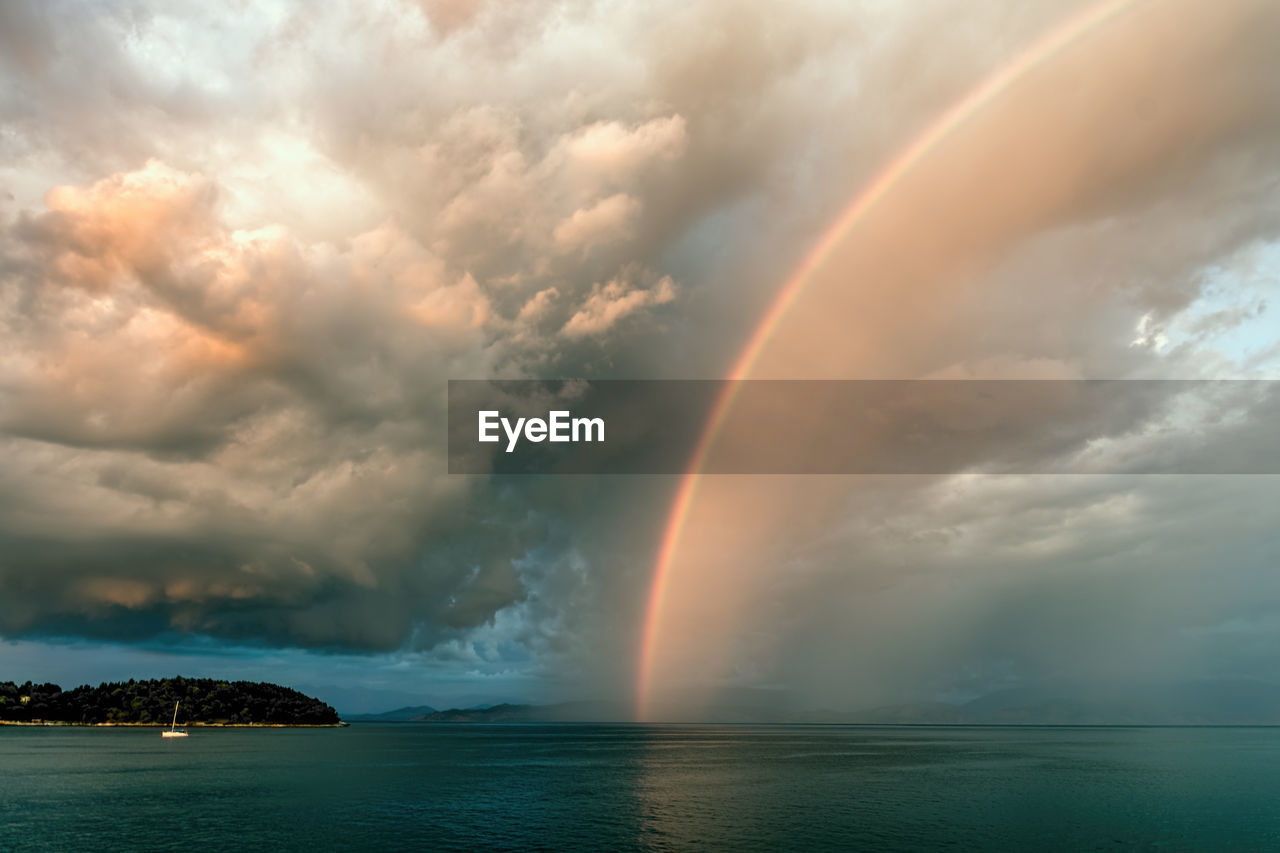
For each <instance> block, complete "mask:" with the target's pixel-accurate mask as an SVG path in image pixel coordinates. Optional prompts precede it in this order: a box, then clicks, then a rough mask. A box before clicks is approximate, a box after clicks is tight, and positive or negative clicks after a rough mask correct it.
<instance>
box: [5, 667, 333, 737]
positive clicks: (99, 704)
mask: <svg viewBox="0 0 1280 853" xmlns="http://www.w3.org/2000/svg"><path fill="white" fill-rule="evenodd" d="M174 702H181V703H182V714H181V719H180V720H179V722H180V723H186V724H205V725H219V724H221V725H255V724H257V725H262V724H267V725H318V726H323V725H337V724H338V723H340V722H341V720H340V719H339V718H338V712H337V711H335V710H334V709H333V708H331V707H330V706H328V705H326V704H325V703H324V702H321V701H320V700H319V699H315V698H312V697H310V696H307V695H305V694H302V693H299V692H298V691H296V690H292V689H290V688H288V687H281V686H280V685H278V684H269V683H266V682H257V681H219V680H216V679H212V678H183V677H182V676H178V677H176V678H159V679H150V680H146V681H137V680H134V679H132V678H131V679H129V680H128V681H109V682H104V683H102V684H99V685H98V686H97V687H90V686H88V685H83V686H81V687H77V688H75V689H73V690H66V691H64V690H63V689H62V688H61V687H59V686H58V685H56V684H33V683H32V682H30V681H28V682H26V683H24V684H15V683H14V682H12V681H0V722H20V723H30V722H46V723H81V724H86V725H95V724H102V723H117V724H153V725H163V724H167V723H168V722H169V721H170V720H171V719H172V715H173V703H174Z"/></svg>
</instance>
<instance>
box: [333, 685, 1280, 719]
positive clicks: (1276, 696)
mask: <svg viewBox="0 0 1280 853" xmlns="http://www.w3.org/2000/svg"><path fill="white" fill-rule="evenodd" d="M681 706H682V707H684V708H686V709H688V710H686V711H684V712H682V713H671V714H670V715H668V716H664V717H663V719H666V720H668V721H671V722H680V721H688V722H694V721H698V722H714V723H744V724H754V723H815V724H818V723H846V724H869V725H875V724H878V725H1077V726H1088V725H1280V685H1275V684H1270V683H1267V682H1260V681H1244V680H1227V679H1222V680H1204V681H1192V682H1179V683H1171V684H1147V685H1138V684H1128V685H1121V686H1112V687H1099V686H1096V685H1092V686H1090V685H1078V684H1077V685H1068V684H1062V685H1057V686H1039V687H1019V688H1015V689H1010V690H1000V691H996V692H993V693H989V694H987V695H985V696H981V697H979V698H977V699H974V700H972V701H970V702H966V703H959V704H949V703H944V702H914V703H911V702H908V703H901V704H897V705H883V706H879V707H874V708H865V709H861V710H857V711H831V710H827V711H812V710H808V711H806V710H796V709H795V708H793V707H791V706H789V705H788V704H787V701H786V697H785V696H784V695H782V694H781V693H779V692H777V691H769V690H751V689H742V688H739V689H733V690H727V691H719V692H712V691H700V692H697V693H693V692H690V693H689V694H688V695H687V696H685V697H684V698H683V700H682V702H681ZM694 709H696V710H694ZM410 712H415V713H410ZM377 717H381V718H383V719H392V718H394V719H397V720H403V721H407V722H420V723H546V722H623V721H628V720H630V719H631V718H632V717H631V708H630V707H629V706H627V705H624V704H622V703H617V702H565V703H561V704H557V705H527V704H519V703H503V704H499V705H493V706H488V707H484V706H476V707H471V708H451V709H448V710H441V711H436V710H431V709H418V708H402V709H398V710H396V711H391V712H387V714H386V715H377ZM374 718H376V717H373V716H364V717H352V718H351V719H357V720H359V719H374Z"/></svg>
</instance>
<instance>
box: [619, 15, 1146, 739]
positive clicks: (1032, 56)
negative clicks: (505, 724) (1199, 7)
mask: <svg viewBox="0 0 1280 853" xmlns="http://www.w3.org/2000/svg"><path fill="white" fill-rule="evenodd" d="M1147 2H1153V0H1103V2H1100V3H1097V4H1095V5H1093V6H1091V7H1089V8H1087V9H1085V10H1083V11H1082V12H1081V13H1080V14H1078V15H1076V16H1074V17H1072V18H1069V19H1067V20H1066V21H1064V22H1062V23H1061V24H1059V25H1058V26H1056V27H1054V28H1053V29H1052V30H1050V31H1049V32H1048V33H1046V34H1045V35H1043V36H1041V37H1040V38H1039V39H1038V40H1036V41H1035V42H1034V43H1032V44H1031V45H1030V46H1029V47H1027V48H1026V49H1025V50H1023V51H1022V52H1021V53H1019V54H1018V55H1017V56H1015V57H1013V58H1012V59H1011V60H1010V61H1008V62H1007V63H1005V64H1004V65H1003V66H1001V67H1000V68H998V69H997V70H996V71H994V72H993V73H991V74H990V75H989V76H988V77H986V78H985V79H984V80H983V81H982V82H980V83H979V84H978V85H977V86H976V87H975V88H974V89H972V90H970V91H969V92H968V93H967V94H966V95H965V96H964V97H963V98H961V99H960V100H959V101H957V102H956V103H955V104H953V105H952V106H951V107H949V108H948V109H947V110H946V111H945V112H943V113H942V114H941V115H940V116H939V117H938V118H937V119H935V120H934V121H933V123H932V124H930V125H929V126H928V127H926V128H925V129H924V130H923V131H922V132H921V133H920V134H919V135H918V136H916V137H915V138H914V139H913V140H912V142H911V143H910V144H909V145H908V146H907V147H906V148H905V149H904V150H903V151H902V152H901V153H900V154H898V155H897V156H896V157H894V158H893V159H892V160H890V161H889V163H888V164H887V165H886V166H885V167H884V168H883V169H882V170H881V171H880V172H879V173H877V175H876V177H875V178H873V179H872V181H871V182H870V183H869V184H867V186H866V187H864V188H863V190H862V191H861V192H860V193H858V195H857V196H855V198H854V200H853V201H852V202H851V203H850V204H849V206H848V207H847V208H845V210H844V212H843V213H842V214H841V215H840V216H839V218H838V219H837V220H836V221H835V223H834V224H832V225H831V226H830V227H829V228H828V229H827V231H826V232H824V233H823V235H822V236H821V237H820V238H819V239H818V241H817V243H816V244H815V246H814V248H813V249H812V250H811V251H810V252H809V254H808V255H806V256H805V258H804V260H803V261H802V262H801V264H800V266H799V267H798V268H797V269H796V271H795V272H794V273H792V275H791V276H790V277H789V278H788V279H787V281H786V283H785V284H784V285H783V287H782V289H781V290H780V291H779V293H778V295H777V296H776V297H775V298H774V301H773V303H772V304H771V305H770V307H769V309H768V310H767V311H766V312H765V314H764V317H763V318H762V319H761V320H760V323H759V324H758V325H757V326H756V329H755V331H754V332H753V333H752V334H751V337H750V338H749V339H748V341H747V344H746V346H745V347H744V348H743V349H742V352H741V354H740V355H739V356H738V360H737V361H736V362H735V363H734V365H733V368H732V370H731V371H730V373H729V379H730V382H729V383H727V384H726V385H725V388H724V390H723V391H722V392H721V394H720V397H719V398H718V399H717V400H716V402H715V405H714V406H713V407H712V410H711V414H710V416H709V417H708V418H707V423H706V425H705V426H704V428H703V431H702V434H701V436H700V437H699V440H698V444H697V446H696V448H695V450H694V453H693V456H692V458H691V459H690V462H689V466H688V468H687V469H686V471H685V473H684V474H683V475H682V477H681V482H680V486H679V488H678V489H677V490H676V496H675V499H674V500H673V501H672V504H671V511H670V513H669V514H668V517H667V523H666V527H665V530H664V532H663V535H662V541H661V543H660V546H659V549H658V558H657V561H656V563H655V566H654V571H653V580H652V581H651V582H650V587H649V596H648V601H647V605H646V611H645V619H644V625H643V628H642V631H641V641H640V660H639V674H638V678H637V686H636V718H637V719H638V720H644V719H646V718H647V716H648V711H649V700H650V691H651V689H652V686H653V683H652V681H653V665H654V653H655V649H656V645H657V634H658V628H659V623H660V622H661V618H662V608H663V604H664V601H665V596H666V591H667V587H668V585H669V581H670V576H671V568H672V565H673V563H674V562H675V556H676V552H677V550H678V548H679V545H680V537H681V534H682V533H683V532H684V526H685V522H686V521H687V520H688V516H689V509H690V507H692V506H693V501H694V498H695V497H696V496H697V490H698V482H699V478H700V476H701V474H700V472H701V469H702V465H703V463H704V462H705V461H706V456H707V452H708V451H709V449H710V447H711V445H712V443H713V441H714V439H715V436H716V433H717V432H718V431H719V428H720V425H721V424H722V423H723V422H724V419H725V417H726V415H727V414H728V412H729V410H730V409H731V408H732V406H733V400H734V396H735V393H736V388H737V384H736V381H737V380H741V379H745V378H747V377H748V376H749V375H750V373H751V370H752V368H753V367H754V366H755V362H756V360H757V359H758V358H759V357H760V353H761V352H762V351H763V350H764V346H765V344H766V343H767V342H768V340H769V338H770V337H771V336H772V335H773V333H774V331H775V330H776V329H777V326H778V324H779V323H780V322H781V321H782V318H783V317H784V316H785V315H786V313H787V311H788V309H790V308H791V306H792V305H793V304H794V303H795V301H796V298H797V297H798V296H799V295H800V293H801V292H802V291H803V290H804V286H805V284H806V283H807V282H808V281H809V279H810V277H811V276H812V275H813V274H814V273H815V272H816V271H817V270H818V269H819V268H820V267H821V266H822V265H823V263H825V262H826V260H827V259H828V258H829V257H830V255H831V253H832V251H833V250H834V249H835V247H836V246H837V245H838V244H839V242H840V241H841V240H842V239H843V238H844V236H845V234H846V233H848V232H849V231H850V230H851V229H852V228H853V227H855V226H856V225H857V224H858V223H859V222H860V221H861V220H862V219H863V218H865V217H866V215H867V214H868V213H869V212H870V211H871V210H872V209H874V207H875V206H876V204H877V203H878V202H879V201H880V200H881V199H883V198H884V197H885V196H887V195H888V194H889V193H890V192H892V191H893V189H894V187H895V186H896V185H897V184H898V183H899V182H900V181H901V180H902V178H903V177H904V176H906V175H907V174H908V173H909V172H910V171H911V170H912V169H913V168H914V167H915V166H916V165H917V164H919V163H920V162H921V161H923V160H924V159H925V158H926V157H928V155H929V154H930V152H932V151H933V150H934V149H936V148H937V147H938V146H939V145H940V144H941V143H942V142H943V141H944V140H946V138H947V137H948V136H950V135H951V134H952V133H954V132H955V131H956V130H958V129H959V128H960V127H962V126H963V125H964V124H965V123H966V122H968V121H969V120H970V119H972V118H973V117H975V116H976V115H977V114H978V113H980V112H981V111H982V109H983V108H984V107H986V106H987V105H988V104H990V103H992V102H993V101H995V100H996V99H998V98H999V97H1000V96H1001V95H1003V94H1005V93H1006V92H1008V91H1010V90H1011V89H1012V88H1013V87H1014V86H1015V85H1016V84H1017V83H1018V81H1019V80H1021V79H1022V78H1023V77H1024V76H1026V75H1027V74H1028V73H1030V72H1031V71H1034V70H1035V69H1036V68H1038V67H1040V66H1042V65H1044V64H1046V63H1047V62H1049V61H1050V60H1052V59H1053V58H1054V57H1056V56H1058V55H1059V54H1061V53H1062V52H1063V51H1065V50H1066V49H1067V48H1068V47H1070V46H1071V45H1072V44H1074V43H1076V42H1078V41H1080V40H1081V39H1083V38H1085V37H1087V36H1089V35H1091V34H1093V33H1095V32H1097V31H1098V30H1099V29H1101V28H1102V27H1103V26H1105V25H1106V24H1108V23H1111V22H1112V21H1114V20H1116V19H1117V18H1119V17H1120V16H1121V15H1123V14H1125V13H1127V12H1129V11H1131V10H1132V9H1134V8H1136V7H1138V6H1140V5H1144V3H1147Z"/></svg>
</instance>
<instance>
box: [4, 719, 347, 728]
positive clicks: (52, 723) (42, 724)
mask: <svg viewBox="0 0 1280 853" xmlns="http://www.w3.org/2000/svg"><path fill="white" fill-rule="evenodd" d="M350 725H351V724H350V723H348V722H346V721H345V720H342V721H339V722H336V723H187V724H185V725H183V726H182V728H184V729H341V728H346V727H347V726H350ZM0 726H27V727H38V728H52V727H58V726H63V727H74V728H81V729H167V728H169V724H167V723H72V722H64V721H60V720H40V721H39V722H34V721H32V722H27V721H22V720H0Z"/></svg>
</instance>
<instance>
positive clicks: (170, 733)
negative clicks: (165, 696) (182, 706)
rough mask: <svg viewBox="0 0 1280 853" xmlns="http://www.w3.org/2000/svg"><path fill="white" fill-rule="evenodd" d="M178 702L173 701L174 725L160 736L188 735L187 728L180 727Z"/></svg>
mask: <svg viewBox="0 0 1280 853" xmlns="http://www.w3.org/2000/svg"><path fill="white" fill-rule="evenodd" d="M178 705H179V703H178V702H174V703H173V725H171V726H169V728H167V729H165V730H164V731H162V732H160V737H186V736H187V730H186V729H180V728H178Z"/></svg>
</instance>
